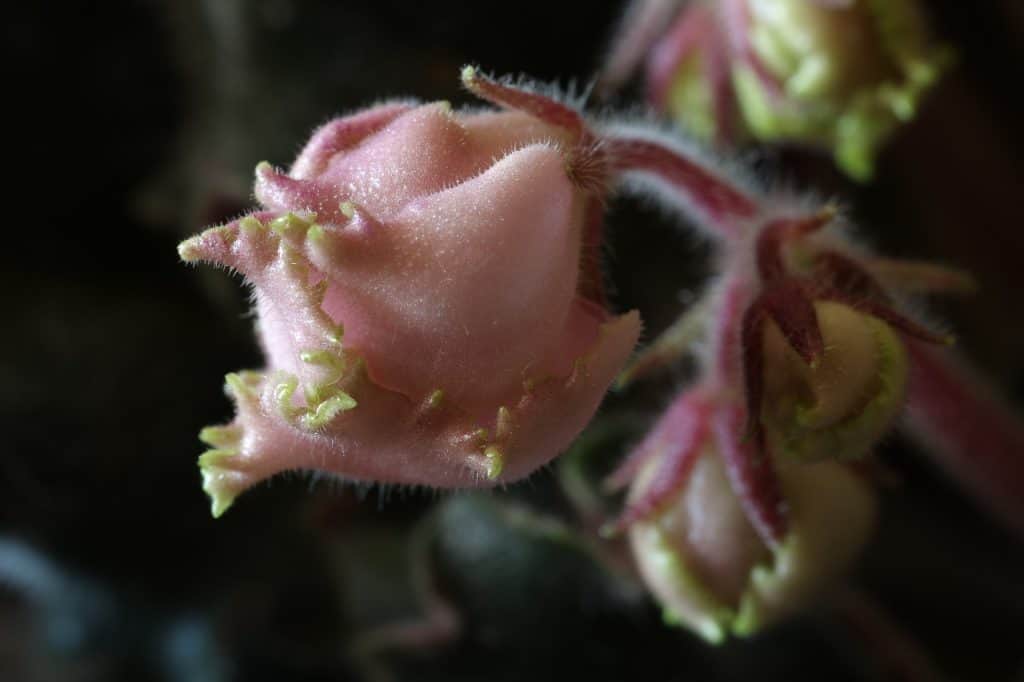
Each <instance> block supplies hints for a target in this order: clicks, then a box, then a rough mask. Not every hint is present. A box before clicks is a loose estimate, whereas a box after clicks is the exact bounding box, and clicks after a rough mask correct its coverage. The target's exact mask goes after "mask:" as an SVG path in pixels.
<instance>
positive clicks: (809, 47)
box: [609, 0, 949, 179]
mask: <svg viewBox="0 0 1024 682" xmlns="http://www.w3.org/2000/svg"><path fill="white" fill-rule="evenodd" d="M640 4H641V5H650V6H651V8H650V9H649V10H647V11H646V12H642V11H634V13H633V14H634V16H635V17H638V18H636V19H634V21H640V19H641V18H643V17H644V16H646V15H652V16H655V15H656V16H658V17H660V18H662V21H664V22H665V24H666V27H667V30H665V31H664V35H663V37H661V38H660V39H657V40H656V39H655V37H654V35H653V34H652V32H651V31H647V32H644V33H640V32H637V31H635V30H634V31H627V32H625V33H624V36H623V39H622V44H620V46H619V47H618V48H617V49H616V51H615V53H614V54H613V56H612V59H611V63H610V67H609V68H610V69H612V70H613V71H614V72H616V73H622V72H625V71H626V67H625V66H624V65H623V64H621V62H623V61H624V60H626V59H627V58H629V59H635V58H636V57H635V56H634V55H637V54H638V53H640V52H642V50H641V49H640V48H639V47H637V46H636V45H631V44H627V43H628V42H636V41H639V40H646V41H648V43H649V44H648V45H647V49H648V50H649V55H648V60H647V81H648V87H649V89H650V95H651V99H652V101H653V103H654V104H655V105H656V106H658V107H659V108H661V109H663V110H665V111H667V112H668V113H669V114H671V115H672V117H673V118H675V119H676V121H678V122H679V123H680V125H682V126H683V127H685V128H687V129H688V130H690V131H691V132H692V133H693V134H696V135H698V136H701V137H703V138H705V139H710V138H716V139H718V140H719V141H722V142H726V143H729V142H736V141H738V140H739V139H741V138H743V137H747V136H749V137H753V138H756V139H758V140H762V141H772V142H775V141H788V142H797V143H802V144H811V145H815V146H819V147H823V148H826V149H830V150H831V151H832V152H833V154H834V155H835V157H836V161H837V163H838V164H839V165H840V166H841V167H842V168H843V169H844V170H845V171H846V172H847V173H849V174H850V175H851V176H853V177H855V178H858V179H867V178H868V177H870V175H871V173H872V169H873V166H874V159H875V156H876V155H877V152H878V150H879V148H880V147H881V145H882V144H883V143H884V141H885V140H886V139H887V138H888V137H889V136H890V135H891V134H892V133H893V132H894V131H895V130H896V129H897V128H898V127H899V125H900V124H901V123H904V122H906V121H908V120H910V119H911V118H913V116H914V114H915V113H916V110H917V108H918V105H919V102H920V100H921V98H922V96H923V95H924V94H925V93H926V92H927V91H928V90H929V89H930V88H931V87H932V86H933V85H934V83H935V82H936V81H937V79H938V77H939V75H940V74H941V73H942V71H943V69H944V68H945V66H946V65H947V64H948V62H949V54H948V51H947V50H946V49H945V48H941V47H936V46H935V44H934V42H933V41H932V40H931V38H930V36H929V31H928V26H927V21H926V19H925V17H924V16H923V11H922V9H921V7H920V6H919V3H918V2H917V0H890V1H888V2H876V1H875V0H717V1H716V2H701V1H696V2H692V3H690V4H689V5H688V6H686V7H685V8H684V9H683V10H682V11H681V12H680V13H679V15H678V17H677V19H675V20H674V21H673V22H671V25H670V26H669V23H670V22H669V21H668V20H667V19H666V18H665V17H667V16H668V13H667V12H666V11H665V10H664V9H663V7H662V6H663V5H665V4H666V3H665V2H664V0H643V2H641V3H640ZM619 77H621V76H619Z"/></svg>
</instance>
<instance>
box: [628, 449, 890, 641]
mask: <svg viewBox="0 0 1024 682" xmlns="http://www.w3.org/2000/svg"><path fill="white" fill-rule="evenodd" d="M658 459H659V458H657V457H655V458H653V459H652V460H651V461H650V462H649V463H648V465H647V466H646V467H645V469H644V470H642V471H641V472H640V474H639V475H638V476H637V478H636V479H635V481H634V485H633V487H632V489H631V492H630V498H631V499H637V498H639V497H642V496H643V495H644V494H645V493H646V492H647V488H648V487H649V486H650V485H652V482H653V479H652V474H653V472H654V471H655V470H656V468H657V466H658V464H659V461H658ZM778 474H779V478H780V481H781V485H782V492H783V496H784V499H785V504H786V506H787V508H788V509H787V511H788V515H789V530H788V532H787V534H786V535H785V537H784V538H783V539H782V541H781V542H780V543H779V544H778V545H777V546H776V547H775V548H774V549H772V548H769V547H768V546H766V545H765V544H764V542H763V540H762V538H761V536H759V534H758V533H757V532H756V531H755V530H754V528H753V526H752V525H751V523H750V522H749V521H748V518H747V516H746V514H745V513H744V510H743V508H742V505H741V504H740V501H739V499H738V498H737V497H736V495H735V494H734V492H733V489H732V487H731V485H730V482H729V479H728V476H727V475H726V471H725V466H724V464H723V461H722V458H721V456H720V454H719V453H718V452H717V451H716V449H715V448H714V447H713V446H707V447H706V448H705V449H704V451H703V453H702V454H701V456H700V458H699V459H698V460H697V461H696V462H695V463H694V466H693V469H692V470H691V471H690V475H689V476H688V477H687V479H686V481H685V483H684V484H683V485H682V486H681V487H680V489H679V490H678V492H677V494H676V495H675V496H674V497H672V498H670V499H669V500H668V501H667V502H666V503H665V504H663V505H662V506H661V507H660V508H659V511H658V512H656V513H655V514H653V515H650V516H648V517H646V518H644V519H643V520H640V521H637V522H636V523H634V524H632V525H631V526H630V530H629V537H630V542H631V545H632V551H633V555H634V557H635V559H636V562H637V565H638V568H639V570H640V573H641V576H642V577H643V579H644V582H645V583H646V584H647V587H648V588H649V589H650V590H651V592H652V593H653V595H654V596H655V598H656V599H657V600H658V601H659V602H660V603H661V605H662V607H663V609H664V614H665V619H666V621H668V622H670V623H673V624H677V625H680V626H683V627H686V628H688V629H690V630H692V631H694V632H695V633H697V634H699V635H700V636H702V637H703V638H705V639H706V640H708V641H710V642H714V643H718V642H721V641H723V640H724V639H725V638H726V637H728V636H730V635H734V636H740V637H745V636H749V635H752V634H755V633H756V632H758V631H759V630H761V629H762V628H764V627H766V626H768V625H771V624H772V623H774V622H777V621H779V620H781V619H784V618H785V617H787V616H790V615H792V614H794V613H796V612H799V611H801V610H803V609H806V608H808V607H810V606H811V605H812V604H813V603H814V602H815V600H816V599H817V598H819V597H820V596H821V595H822V593H823V592H825V591H827V589H828V588H829V587H830V586H831V585H832V584H833V583H834V582H835V581H836V580H837V579H838V578H840V577H841V575H842V574H843V573H844V572H845V571H846V570H847V569H848V568H849V566H850V564H851V563H852V561H853V560H854V559H855V558H856V556H857V554H858V553H859V551H860V549H861V548H862V547H863V545H864V544H865V543H866V541H867V539H868V537H869V536H870V533H871V531H872V528H873V526H874V522H875V517H876V502H875V499H874V495H873V493H872V491H871V489H870V488H869V487H868V484H867V483H865V482H864V481H863V480H862V479H860V478H858V477H857V475H856V474H854V473H853V472H851V471H850V470H849V469H848V468H846V467H845V466H843V465H841V464H837V463H834V462H822V463H818V464H811V465H800V466H792V467H785V468H780V469H779V471H778Z"/></svg>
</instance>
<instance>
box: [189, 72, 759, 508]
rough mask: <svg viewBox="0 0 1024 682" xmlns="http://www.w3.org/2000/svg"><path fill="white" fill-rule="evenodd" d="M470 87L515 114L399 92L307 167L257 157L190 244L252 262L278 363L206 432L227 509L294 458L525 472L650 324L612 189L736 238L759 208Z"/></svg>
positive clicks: (627, 138)
mask: <svg viewBox="0 0 1024 682" xmlns="http://www.w3.org/2000/svg"><path fill="white" fill-rule="evenodd" d="M462 81H463V84H464V85H465V87H466V88H467V89H468V90H469V91H470V92H472V93H474V94H475V95H477V96H479V97H481V98H482V99H484V100H486V101H488V102H490V103H493V104H496V105H497V106H498V107H499V108H498V110H479V109H476V110H472V111H455V110H453V109H452V108H451V107H450V106H449V105H448V104H447V103H444V102H440V103H427V104H418V103H414V102H394V103H389V104H382V105H379V106H376V107H372V108H370V109H367V110H365V111H362V112H359V113H356V114H354V115H351V116H347V117H344V118H340V119H337V120H335V121H332V122H330V123H328V124H326V125H325V126H323V127H322V128H320V129H319V130H317V131H316V132H315V133H314V135H313V137H312V139H311V140H310V141H309V143H308V144H307V145H306V147H305V149H304V150H303V151H302V152H301V154H300V155H299V157H298V158H297V159H296V160H295V162H294V163H293V164H292V166H291V168H290V169H289V170H288V171H287V172H284V171H282V170H278V169H276V168H274V167H272V166H271V165H269V164H266V163H262V164H260V165H259V166H258V167H257V169H256V185H255V194H256V198H257V199H258V200H259V202H260V204H261V205H262V207H261V208H260V209H259V210H256V211H254V212H252V213H250V214H248V215H246V216H244V217H242V218H240V219H238V220H235V221H232V222H231V223H229V224H227V225H223V226H219V227H214V228H210V229H208V230H206V231H205V232H203V233H202V234H200V235H198V236H196V237H193V238H191V239H188V240H186V241H185V242H183V243H182V244H181V245H180V246H179V254H180V255H181V258H182V259H183V260H184V261H186V262H190V263H194V262H208V263H213V264H216V265H220V266H222V267H225V268H229V269H231V270H232V271H236V272H238V273H241V274H242V275H243V276H244V277H245V279H246V281H247V282H248V283H249V285H250V286H251V287H252V290H253V297H254V300H255V307H256V312H257V315H258V321H257V333H258V335H259V339H260V341H261V344H262V346H263V349H264V352H265V355H266V361H267V365H266V367H265V368H263V369H260V370H256V371H243V372H238V373H233V374H229V375H228V376H227V379H226V390H227V393H228V395H229V396H230V397H231V399H232V400H233V401H234V403H235V408H236V416H235V418H234V420H233V421H231V422H230V423H228V424H226V425H222V426H214V427H209V428H207V429H204V430H203V432H202V433H201V434H200V438H201V439H202V440H203V441H204V442H205V443H207V444H208V445H209V446H210V449H209V450H208V451H206V452H205V453H204V454H203V455H202V456H201V457H200V460H199V464H200V468H201V470H202V475H203V487H204V489H205V490H206V492H207V493H208V494H209V495H210V498H211V500H212V509H213V514H214V515H215V516H219V515H220V514H221V513H223V512H224V511H225V510H226V509H227V508H228V507H229V506H230V505H231V504H232V502H233V501H234V500H235V498H236V497H237V496H238V495H239V494H240V493H242V492H243V491H245V490H246V489H248V488H250V487H252V486H253V485H254V484H256V483H258V482H260V481H262V480H265V479H267V478H269V477H271V476H273V475H275V474H277V473H279V472H282V471H286V470H311V471H317V472H323V473H325V474H328V475H333V476H337V477H340V478H343V479H346V480H357V481H380V482H389V483H398V484H414V485H428V486H435V487H445V488H450V487H480V486H493V485H496V484H500V483H505V482H509V481H514V480H516V479H519V478H522V477H524V476H526V475H527V474H529V473H530V472H532V471H534V470H535V469H537V468H538V467H540V466H542V465H544V464H545V463H547V462H548V461H550V460H551V459H552V458H553V457H555V456H556V455H557V454H559V453H560V452H561V451H562V450H563V449H564V448H566V447H567V446H568V444H569V443H570V442H571V441H572V440H573V438H574V437H575V436H576V435H577V434H578V433H579V432H580V431H581V430H582V429H583V427H584V426H585V425H586V423H587V422H588V421H589V420H590V418H591V417H592V415H593V414H594V411H595V410H596V409H597V407H598V404H599V403H600V401H601V399H602V397H603V395H604V393H605V391H606V390H607V387H608V386H609V384H610V383H611V382H612V380H613V379H614V377H615V376H616V374H617V373H618V372H619V371H620V369H621V368H622V366H623V365H624V363H625V362H626V360H627V359H628V357H629V355H630V354H631V352H632V350H633V347H634V345H635V343H636V341H637V337H638V335H639V331H640V321H639V318H638V316H637V314H636V312H631V313H626V314H623V315H616V314H614V313H613V312H611V311H610V309H609V307H608V302H607V299H606V296H605V292H604V287H603V282H602V272H601V269H600V256H601V247H602V221H603V212H604V206H605V203H606V201H607V200H608V198H609V196H610V194H611V192H612V190H613V188H615V187H617V186H619V185H622V186H623V187H625V188H626V189H639V190H641V191H651V190H652V189H653V190H654V191H656V192H660V193H661V194H662V195H664V196H668V197H670V198H671V200H672V202H673V203H674V204H675V205H677V206H678V207H682V208H685V209H686V210H687V211H688V212H689V213H690V214H691V215H693V216H694V217H695V218H697V219H698V220H699V221H700V222H702V223H703V224H707V225H711V224H715V225H717V226H718V228H717V229H724V230H727V231H729V230H738V229H739V227H738V225H739V223H738V222H737V221H739V220H743V219H745V218H746V217H747V216H749V215H751V214H752V212H753V210H754V205H753V204H752V203H751V201H750V199H748V198H747V197H746V196H745V195H744V194H743V193H742V192H741V191H739V190H738V189H735V188H734V183H726V182H725V181H724V180H723V177H724V176H723V175H722V173H721V172H720V171H719V170H718V169H717V168H715V166H714V165H713V164H710V163H708V162H706V161H704V160H702V159H701V158H699V157H698V156H695V155H693V154H692V153H691V152H689V151H688V150H686V149H684V148H681V147H679V146H677V145H675V144H674V143H672V142H669V141H666V140H664V139H662V138H661V137H659V136H657V135H653V134H651V133H649V132H647V131H645V130H643V129H641V128H637V127H635V126H632V125H630V124H628V123H622V124H615V125H592V124H591V123H589V122H588V121H587V120H585V119H584V118H583V116H582V115H581V114H580V113H579V111H578V110H577V109H576V107H574V106H572V105H570V104H566V103H563V102H562V101H560V100H558V99H556V98H554V97H551V96H548V95H546V94H543V93H541V92H539V91H537V90H536V89H534V88H532V87H530V86H527V85H513V84H511V83H510V82H507V81H501V82H499V81H496V80H493V79H491V78H489V77H486V76H484V75H483V74H482V73H480V71H478V70H477V69H475V68H473V67H466V68H465V69H464V70H463V72H462ZM645 180H646V182H645Z"/></svg>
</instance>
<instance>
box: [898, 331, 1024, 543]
mask: <svg viewBox="0 0 1024 682" xmlns="http://www.w3.org/2000/svg"><path fill="white" fill-rule="evenodd" d="M907 346H908V350H909V351H910V355H911V357H912V358H913V373H912V374H911V381H910V396H909V406H908V419H907V422H906V427H907V430H908V431H909V432H910V435H912V436H913V437H914V438H916V439H917V440H919V441H921V442H922V443H923V444H924V445H925V446H926V449H927V451H928V453H929V454H930V455H931V456H932V457H934V458H935V461H936V462H937V463H938V465H939V466H941V467H942V468H943V469H945V470H946V471H947V473H949V474H950V475H951V476H952V477H953V478H955V479H956V480H957V481H959V482H961V483H962V484H963V485H964V486H966V487H967V488H968V489H969V490H970V491H971V492H972V493H973V494H974V496H975V497H976V498H977V499H978V500H979V502H981V504H983V505H984V506H986V507H988V508H989V510H991V511H992V512H994V513H995V514H996V515H997V516H998V517H1000V518H1001V519H1002V520H1003V521H1004V522H1005V523H1006V524H1007V525H1009V526H1011V527H1012V528H1014V529H1015V530H1016V531H1017V532H1019V533H1021V534H1022V535H1024V421H1022V420H1021V419H1020V417H1019V416H1018V415H1016V414H1014V413H1013V412H1012V411H1011V409H1010V408H1009V406H1008V405H1007V404H1006V403H1005V401H1004V400H1003V399H1002V398H1001V397H1000V396H999V395H998V394H997V393H996V391H995V390H994V389H993V388H992V387H991V386H989V385H987V384H986V382H984V381H983V380H982V379H981V378H979V377H977V376H975V375H974V373H973V372H970V371H969V370H968V369H967V368H966V367H964V366H962V365H961V364H960V363H959V362H958V361H957V360H956V359H955V358H954V357H953V355H952V354H951V353H949V352H948V351H943V350H941V349H937V348H932V347H929V346H927V345H925V344H923V343H918V342H913V341H911V342H909V343H908V344H907Z"/></svg>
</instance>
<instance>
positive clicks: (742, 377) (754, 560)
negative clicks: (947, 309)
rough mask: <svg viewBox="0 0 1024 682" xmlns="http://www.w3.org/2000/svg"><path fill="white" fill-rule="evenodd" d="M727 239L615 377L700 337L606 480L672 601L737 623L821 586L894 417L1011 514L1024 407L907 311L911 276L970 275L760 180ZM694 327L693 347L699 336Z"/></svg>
mask: <svg viewBox="0 0 1024 682" xmlns="http://www.w3.org/2000/svg"><path fill="white" fill-rule="evenodd" d="M755 202H756V203H757V204H758V206H759V211H758V214H757V215H756V216H755V217H753V218H752V219H750V220H748V221H747V222H746V223H745V227H744V229H743V230H741V232H740V233H739V234H737V233H736V232H735V231H732V230H725V229H723V230H719V231H717V232H714V231H712V234H717V235H719V236H720V237H721V240H720V245H721V249H722V252H723V253H722V262H723V272H722V273H721V275H720V276H719V278H718V280H717V282H716V283H715V284H714V285H713V286H712V287H710V289H709V292H708V294H707V295H706V296H705V300H704V301H701V302H699V303H698V304H696V305H695V306H693V308H692V311H691V312H688V313H686V314H684V315H683V317H682V318H681V319H680V321H679V322H678V323H677V324H676V325H674V326H673V327H672V328H670V329H669V330H668V331H667V332H666V333H665V334H664V335H663V336H662V337H661V338H659V339H657V340H655V341H654V342H653V343H652V344H651V345H650V346H649V347H648V349H646V350H645V351H644V352H642V353H641V354H640V356H639V357H638V358H637V359H635V360H634V362H633V363H632V365H631V367H630V368H628V369H627V371H626V372H625V373H624V375H623V376H624V377H625V378H626V379H627V380H628V379H631V378H633V377H635V376H638V375H640V374H643V373H644V372H648V371H651V370H652V369H655V368H657V367H659V366H663V365H665V364H667V363H669V362H671V361H672V360H674V359H675V358H677V357H678V356H679V355H681V354H683V353H686V352H688V351H690V350H691V349H694V348H696V349H698V352H699V360H700V366H701V371H700V378H699V380H698V382H697V384H696V386H695V387H694V388H690V389H688V390H686V391H684V393H683V394H682V395H680V396H679V397H678V398H677V399H676V400H675V401H674V402H673V403H672V405H671V406H670V407H669V408H668V410H667V411H666V412H665V414H664V415H663V416H662V418H661V419H660V420H659V421H658V423H657V424H655V426H654V428H653V429H652V430H651V433H650V434H649V435H648V436H647V437H646V438H645V439H644V440H643V441H642V442H641V443H640V444H638V445H637V446H636V448H634V450H633V452H632V453H631V455H630V456H629V457H628V458H627V459H626V460H625V461H624V463H623V465H622V466H621V467H620V469H619V470H618V471H617V472H615V473H614V474H613V475H612V477H611V479H610V480H609V485H610V487H611V488H612V489H617V488H623V487H626V486H629V490H630V492H629V495H628V498H627V505H626V508H625V510H624V512H623V513H622V515H621V517H620V518H619V519H618V520H617V521H616V522H615V523H613V524H611V525H609V527H608V528H607V531H608V532H609V533H610V534H614V533H617V532H621V531H627V532H628V533H629V538H630V543H631V547H632V549H633V554H634V557H635V559H636V564H637V567H638V570H639V572H640V574H641V576H642V577H643V578H644V580H645V582H646V583H647V584H648V586H649V587H650V589H651V591H652V592H653V594H654V595H655V596H656V597H657V598H658V599H659V600H660V602H661V603H662V605H663V606H664V608H665V612H666V618H667V619H668V620H669V621H670V622H673V623H678V624H681V625H684V626H686V627H688V628H690V629H692V630H694V631H695V632H697V633H699V634H700V635H702V636H703V637H705V638H706V639H708V640H710V641H714V642H719V641H722V640H723V639H725V638H726V637H728V636H730V635H736V636H747V635H750V634H753V633H755V632H757V631H758V630H759V629H761V628H762V627H764V626H766V625H769V624H771V623H773V622H775V621H778V620H780V619H782V618H784V617H786V616H787V615H790V614H792V613H794V612H796V611H798V610H800V609H802V608H806V607H808V606H809V605H810V604H812V603H813V602H814V600H816V599H818V598H819V597H820V595H821V594H822V593H823V592H825V591H827V589H828V588H829V587H831V586H832V585H833V584H834V583H835V581H836V580H837V579H838V578H840V577H841V575H842V573H843V572H844V571H845V570H846V569H847V568H848V566H849V564H850V563H851V562H852V561H853V560H854V558H855V557H856V555H857V553H858V551H859V550H860V549H861V547H862V546H863V545H864V544H865V543H866V541H867V539H868V537H869V536H870V530H871V527H872V525H873V523H874V519H875V516H876V509H875V506H876V505H875V501H874V494H873V488H872V486H871V484H870V480H869V471H870V469H865V468H863V467H858V466H857V465H858V463H859V462H862V461H863V459H864V458H865V457H866V456H868V455H869V454H870V453H871V451H872V450H873V448H874V447H875V446H876V445H877V444H878V442H879V440H880V439H881V438H882V437H883V436H884V435H885V434H886V433H887V432H888V431H889V430H890V429H891V428H892V427H893V426H894V425H895V424H896V423H897V420H898V418H899V417H900V416H901V414H902V413H903V412H904V408H905V406H907V407H909V409H908V410H906V411H907V412H908V413H909V418H908V419H907V420H906V422H905V423H906V424H907V425H908V426H909V432H910V434H911V435H912V436H915V437H917V438H918V440H920V441H921V442H923V443H924V444H925V445H926V446H928V447H929V448H930V451H931V452H932V453H934V454H935V456H936V457H937V460H938V462H939V463H940V465H942V466H943V467H944V468H946V469H947V470H948V471H950V472H951V473H952V474H953V475H954V476H955V477H956V478H958V479H959V480H960V481H961V482H962V483H963V484H965V485H966V487H968V489H969V490H971V491H972V492H974V493H975V494H977V495H978V497H979V499H980V501H981V502H982V504H984V505H986V506H988V507H989V508H990V509H992V510H993V511H994V512H996V513H997V514H998V515H1000V516H1001V517H1002V518H1003V520H1005V521H1006V522H1008V523H1009V524H1011V525H1014V526H1016V527H1017V528H1024V525H1022V521H1024V507H1022V506H1021V504H1020V500H1021V495H1020V493H1021V491H1022V484H1024V424H1022V423H1021V420H1020V419H1019V417H1018V416H1016V415H1014V414H1013V413H1012V412H1011V411H1010V410H1009V409H1008V408H1007V407H1006V406H1005V405H1004V404H1003V403H1002V401H1001V400H1000V399H999V398H998V397H997V396H996V394H995V392H994V391H993V390H992V389H990V388H987V387H985V386H984V384H983V382H981V381H980V380H979V379H977V378H976V377H973V376H972V373H970V372H968V371H967V370H965V369H963V368H962V367H961V364H960V363H959V362H958V361H956V360H954V359H953V358H951V357H949V351H948V350H947V349H946V348H945V346H948V345H949V344H950V343H951V342H952V339H951V337H949V336H948V335H946V334H942V333H939V332H936V331H934V330H932V329H930V328H929V327H928V326H926V325H924V324H922V323H921V322H919V321H917V320H915V319H914V318H913V317H912V316H911V315H910V314H909V313H908V312H907V310H906V307H905V304H904V303H903V301H905V300H906V298H907V296H908V295H910V294H914V293H951V292H964V291H966V290H969V289H970V288H971V286H972V283H971V280H970V278H969V277H967V276H965V275H963V274H961V273H959V272H957V271H954V270H949V269H947V268H943V267H939V266H935V265H931V264H927V263H918V262H909V261H894V260H889V259H884V258H880V257H877V256H875V255H873V254H871V253H870V252H868V251H867V250H865V249H863V248H860V247H858V246H857V245H856V244H855V243H854V242H853V241H852V240H851V239H850V237H849V235H848V232H849V229H848V228H849V226H848V225H845V224H844V221H843V220H842V219H841V218H840V216H839V215H838V214H837V212H836V211H835V210H834V209H833V208H831V207H826V208H825V209H822V210H820V211H818V212H816V213H809V212H807V211H806V210H805V209H800V208H787V202H786V201H785V199H784V198H782V197H770V198H769V197H758V198H756V199H755ZM698 336H703V337H704V342H703V344H693V341H694V340H695V339H696V337H698Z"/></svg>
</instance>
